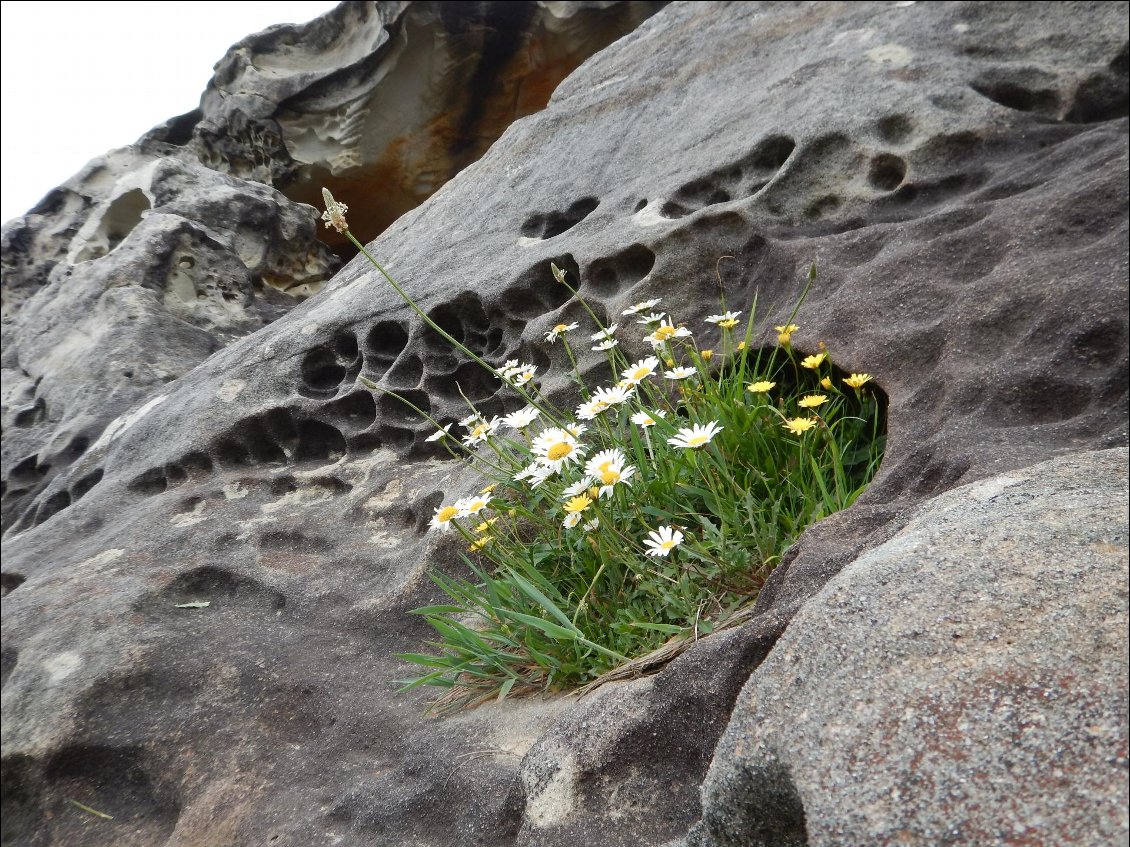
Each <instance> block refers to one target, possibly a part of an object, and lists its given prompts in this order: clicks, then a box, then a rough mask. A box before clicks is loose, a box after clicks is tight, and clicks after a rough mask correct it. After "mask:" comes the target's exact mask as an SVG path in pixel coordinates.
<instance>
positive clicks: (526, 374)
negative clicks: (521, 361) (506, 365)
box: [507, 365, 538, 388]
mask: <svg viewBox="0 0 1130 847" xmlns="http://www.w3.org/2000/svg"><path fill="white" fill-rule="evenodd" d="M537 371H538V366H537V365H522V366H521V367H520V368H518V370H516V371H512V372H511V373H510V374H509V375H508V377H507V378H508V379H509V380H510V384H511V385H515V386H517V387H519V388H521V387H522V386H523V385H525V384H526V383H527V382H529V381H530V380H531V379H533V378H534V374H536V373H537Z"/></svg>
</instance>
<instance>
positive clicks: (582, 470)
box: [428, 299, 871, 556]
mask: <svg viewBox="0 0 1130 847" xmlns="http://www.w3.org/2000/svg"><path fill="white" fill-rule="evenodd" d="M659 303H660V300H659V299H654V300H644V301H642V302H640V303H636V304H634V305H632V306H630V307H629V308H627V309H625V310H624V311H623V313H622V319H635V321H636V323H638V324H640V325H642V326H644V327H646V330H647V332H646V334H644V335H643V336H642V340H644V341H647V342H649V343H650V344H651V346H652V349H653V351H654V352H655V353H656V354H657V355H651V356H646V357H644V358H642V359H640V360H639V361H636V362H632V363H630V364H627V365H625V366H621V367H615V366H616V360H615V359H613V360H612V361H613V364H614V368H615V370H616V371H618V373H619V379H618V381H617V382H616V384H614V385H609V386H604V387H600V388H597V389H596V390H595V391H593V392H592V393H591V394H590V395H588V397H587V399H585V400H584V401H583V402H582V403H581V404H580V405H579V406H577V408H576V409H575V410H574V414H573V417H574V418H575V421H572V422H566V423H561V422H558V421H556V420H550V421H549V425H543V424H542V423H539V418H541V416H542V414H543V412H542V409H544V408H545V407H544V406H543V407H542V408H538V406H535V405H533V403H531V404H528V405H526V406H525V407H523V408H522V409H519V410H518V411H515V412H511V413H510V414H508V415H504V416H501V417H499V416H495V417H491V418H487V417H485V416H482V415H480V414H478V413H475V414H472V415H470V416H469V417H466V418H464V419H463V420H462V421H460V422H459V425H460V427H461V428H462V429H463V434H462V435H461V436H460V437H459V438H460V441H461V442H462V444H463V445H464V446H465V447H467V448H477V447H479V446H480V445H484V444H487V443H488V442H490V440H491V439H492V438H493V437H495V436H502V437H503V438H504V439H505V441H506V443H507V444H509V445H510V446H511V447H514V446H519V447H520V454H524V455H526V456H527V458H528V460H529V461H528V463H527V464H525V465H524V466H523V467H521V469H520V470H518V471H517V473H515V474H513V477H512V478H513V480H514V481H515V482H520V483H524V484H526V485H529V486H530V487H531V488H533V489H538V488H541V487H542V486H545V485H546V483H548V482H549V481H551V480H553V481H554V482H555V484H554V486H553V488H554V490H557V488H558V486H559V487H560V492H559V493H560V498H559V499H560V504H561V505H560V509H561V512H560V516H561V525H562V526H563V527H564V528H565V529H567V530H571V529H574V528H577V527H580V528H581V530H582V531H585V532H591V531H592V530H595V529H596V528H597V527H599V526H600V511H601V509H600V505H601V501H602V500H607V499H608V498H611V497H613V496H614V495H615V494H616V492H617V491H619V490H621V489H622V488H628V487H630V486H631V485H632V481H633V479H634V478H637V477H638V476H639V474H640V469H639V468H638V467H636V466H635V465H633V464H630V462H629V459H628V457H627V455H626V454H625V453H624V451H623V450H621V449H620V448H618V447H613V448H610V449H601V450H598V452H596V453H595V454H594V455H592V456H591V457H590V456H589V453H590V451H591V450H592V449H595V448H594V447H593V445H591V444H589V443H587V442H586V441H585V438H584V437H585V435H586V433H587V432H588V430H589V426H590V425H593V424H594V422H598V421H599V419H601V418H602V416H605V415H606V413H610V412H611V413H612V416H613V417H616V413H617V410H618V409H619V408H620V407H623V406H624V405H625V404H631V405H632V406H634V407H635V408H634V410H633V411H632V413H631V415H630V416H629V420H630V421H631V422H632V424H634V425H636V426H637V427H640V428H641V429H642V430H643V431H644V437H645V439H646V440H647V444H648V446H649V452H650V445H651V440H650V436H648V435H647V434H646V432H647V430H648V429H650V428H651V427H654V426H656V424H657V423H658V422H659V421H660V420H662V419H664V418H665V417H666V415H667V411H666V410H664V409H649V408H647V406H648V405H649V404H648V403H647V402H645V401H644V399H643V398H642V397H641V393H640V392H641V389H642V388H643V387H644V384H645V383H646V382H647V381H648V380H651V379H655V378H658V377H659V376H662V377H663V378H664V379H666V380H670V381H672V382H674V383H676V384H681V383H684V381H694V380H696V379H698V378H700V377H701V375H702V371H701V370H700V369H699V368H697V367H691V366H683V365H676V364H675V359H674V355H673V353H672V350H673V348H672V347H671V346H670V345H671V343H672V342H681V343H682V344H684V345H685V344H689V343H690V340H691V339H693V337H694V336H693V333H692V332H691V331H690V330H689V329H687V328H686V327H685V326H682V325H676V324H675V323H674V322H673V321H672V320H671V319H670V318H669V317H668V316H667V314H666V313H665V312H662V311H657V307H658V305H659ZM741 314H742V313H741V312H734V311H724V312H722V313H720V314H716V315H710V316H709V317H707V318H706V319H705V320H706V322H707V323H708V324H713V325H714V326H716V327H718V328H719V329H720V330H721V331H722V333H723V337H724V340H725V342H726V349H727V350H730V349H735V350H741V349H743V348H744V346H745V344H744V342H739V343H738V344H736V345H735V344H734V343H733V340H732V338H731V336H730V333H732V331H733V330H734V329H735V328H736V327H737V326H739V324H740V323H741ZM578 326H579V325H578V324H577V323H559V324H557V325H556V326H554V327H553V328H552V329H550V330H549V331H548V332H547V333H545V340H546V342H548V343H550V344H553V343H556V342H557V341H561V342H562V343H563V344H565V345H566V346H567V347H568V345H569V341H568V335H569V333H571V332H573V331H574V330H576V329H577V328H578ZM618 329H620V326H619V324H618V323H614V324H612V325H611V326H608V327H605V328H602V329H601V330H600V331H599V332H597V333H595V334H593V335H591V336H590V337H589V340H590V341H591V342H593V344H592V346H591V349H593V350H595V351H600V352H608V351H611V350H612V349H613V348H615V347H616V346H617V345H618V344H619V341H618V340H617V338H616V336H615V333H616V332H617V330H618ZM776 329H777V340H778V342H779V344H780V345H781V346H782V347H784V348H789V347H790V345H791V342H792V336H793V334H794V333H795V332H797V331H798V329H799V327H798V326H797V325H796V324H793V323H789V324H785V325H782V326H778V327H776ZM696 353H697V356H698V357H699V358H700V359H701V360H703V361H709V360H710V359H711V358H712V351H710V350H696ZM570 355H571V354H570ZM611 355H613V354H610V356H611ZM615 355H619V351H617V353H616V354H615ZM660 356H663V357H664V359H665V362H663V363H661V361H660ZM619 361H620V362H621V363H622V362H623V361H624V359H623V358H621V359H620V360H619ZM825 365H830V362H828V356H827V353H826V352H824V351H821V352H820V353H817V354H815V355H812V356H807V357H804V358H803V359H802V360H801V361H800V366H801V367H803V368H806V369H809V370H812V371H817V372H819V371H820V370H821V369H823V368H824V367H825ZM537 370H538V369H537V367H536V366H535V365H532V364H529V363H523V362H519V361H518V360H516V359H512V360H510V361H508V362H506V363H505V364H504V365H502V366H501V367H499V368H497V369H496V373H497V375H498V377H499V378H500V379H502V380H504V381H505V382H507V383H509V384H510V385H512V386H514V387H515V388H517V389H520V390H523V394H524V396H526V397H527V399H530V395H528V394H525V390H527V387H528V389H533V386H531V385H530V383H531V382H532V381H533V379H534V378H535V376H536V375H537ZM870 379H871V376H870V375H869V374H852V375H851V376H850V377H848V378H847V379H845V380H843V382H844V384H845V385H846V386H848V387H849V388H852V389H855V390H856V391H858V390H859V389H860V388H862V386H863V385H864V384H865V383H867V382H868V381H870ZM776 385H777V384H776V382H772V381H769V380H760V381H756V382H751V383H749V384H748V385H747V386H746V389H747V390H748V391H749V392H751V393H752V394H753V395H755V396H756V397H757V401H758V402H759V403H768V402H770V395H771V393H772V392H773V389H774V388H775V387H776ZM820 385H821V387H822V388H823V389H825V390H827V391H832V390H833V389H834V386H833V384H832V377H831V376H824V377H823V378H822V379H821V380H820ZM534 393H535V394H536V390H535V391H534ZM650 396H651V397H653V398H654V397H656V396H657V395H656V392H651V394H650ZM828 401H829V395H828V394H818V393H814V394H807V395H805V396H803V397H800V398H799V399H797V400H796V406H797V407H798V408H799V409H800V410H802V412H803V414H798V415H797V416H795V417H788V416H787V415H785V414H781V415H780V417H781V425H782V426H783V427H784V428H785V429H786V430H787V431H788V432H789V433H791V434H793V435H795V436H797V437H803V436H804V434H805V433H806V432H808V431H809V430H811V429H814V428H816V427H818V426H820V425H821V419H820V407H821V406H823V405H824V404H825V403H827V402H828ZM535 402H536V401H535ZM547 417H548V414H547ZM601 423H602V426H601V427H599V428H598V433H597V434H596V438H595V439H594V440H607V436H608V434H609V430H608V427H607V426H603V422H601ZM535 425H536V426H537V427H538V430H537V431H536V432H534V431H533V430H534V428H535ZM722 429H723V427H722V425H721V422H720V421H717V420H712V421H707V422H705V423H694V424H692V425H691V426H688V427H682V428H678V429H677V430H675V431H674V434H672V435H670V436H669V437H668V438H667V439H666V442H667V444H668V445H670V447H671V448H673V449H675V450H680V451H683V450H688V451H693V450H699V449H702V448H704V447H706V446H707V445H708V444H710V443H711V441H713V439H714V438H715V437H716V436H717V435H718V434H719V433H720V432H721V431H722ZM450 430H451V425H450V424H449V425H448V426H446V427H444V428H443V429H442V430H439V431H437V432H436V433H435V434H433V435H432V436H430V437H429V439H428V440H429V441H435V440H439V439H442V438H454V437H455V436H454V435H453V434H452V433H451V431H450ZM511 455H514V454H513V453H511ZM489 507H490V498H489V496H488V493H487V492H483V493H481V494H480V495H479V496H477V497H470V498H463V499H462V500H458V501H456V502H455V503H454V504H452V505H448V506H442V507H440V508H438V509H436V511H435V514H434V515H433V517H432V520H431V526H432V527H433V528H435V529H439V530H441V531H447V530H449V529H451V528H452V527H453V526H454V527H457V528H458V529H459V530H460V531H461V532H462V533H463V534H464V535H465V536H467V537H468V539H469V540H471V542H472V549H481V548H482V547H483V546H485V545H486V544H488V543H489V542H490V541H491V540H492V538H493V536H492V535H491V527H492V525H493V522H494V521H495V520H497V517H496V518H492V519H491V520H490V521H487V522H482V523H480V524H479V525H478V526H476V527H475V532H476V533H477V535H471V534H470V532H469V529H470V523H469V522H468V523H459V521H461V520H464V519H473V520H475V521H478V520H479V518H480V513H481V512H482V511H483V510H484V509H487V508H489ZM683 539H684V536H683V533H682V532H681V531H679V530H678V529H677V528H675V527H671V526H660V527H659V528H658V529H657V530H654V531H650V532H649V533H648V537H647V539H645V540H644V541H643V547H644V550H645V552H646V553H647V554H648V555H652V556H667V555H668V554H669V553H670V552H671V551H672V550H674V549H675V548H676V547H677V546H679V545H680V544H681V543H682V542H683Z"/></svg>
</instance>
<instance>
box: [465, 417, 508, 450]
mask: <svg viewBox="0 0 1130 847" xmlns="http://www.w3.org/2000/svg"><path fill="white" fill-rule="evenodd" d="M501 424H502V421H500V420H499V419H498V418H497V417H493V418H491V419H490V420H489V421H488V420H480V421H479V422H478V423H477V424H475V425H474V426H473V427H471V431H470V432H468V433H467V434H466V435H464V436H463V443H464V444H466V445H467V446H468V447H471V446H473V445H475V444H482V443H483V442H484V441H486V440H487V439H488V438H490V437H491V436H492V435H494V433H495V432H496V431H497V430H498V427H499V426H501Z"/></svg>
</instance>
